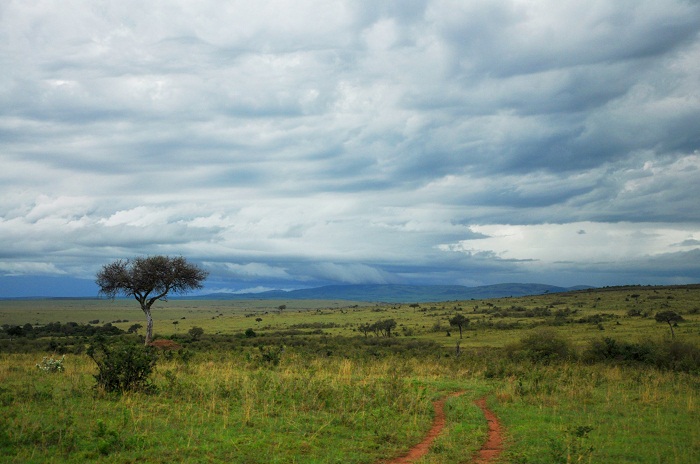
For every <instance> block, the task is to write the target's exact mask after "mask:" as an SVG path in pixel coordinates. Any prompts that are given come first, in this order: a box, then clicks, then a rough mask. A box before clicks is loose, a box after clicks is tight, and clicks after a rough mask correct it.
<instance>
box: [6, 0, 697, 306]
mask: <svg viewBox="0 0 700 464" xmlns="http://www.w3.org/2000/svg"><path fill="white" fill-rule="evenodd" d="M699 32H700V3H699V2H698V1H691V0H686V1H683V0H638V1H637V0H635V1H631V0H630V1H627V0H619V1H609V0H604V1H595V0H592V1H587V2H581V1H568V0H538V1H524V0H474V1H472V0H434V1H433V0H393V1H392V0H386V1H376V0H371V1H369V0H366V1H363V0H357V1H342V0H341V1H333V2H330V1H327V0H294V1H282V0H277V1H267V0H255V1H248V0H238V1H226V2H222V1H209V0H196V1H195V0H192V1H186V0H168V1H158V0H154V1H149V2H143V1H132V0H119V1H101V2H95V1H92V0H64V1H60V2H57V1H53V0H3V1H1V2H0V69H2V71H1V72H0V166H1V168H0V297H17V296H73V295H75V296H96V295H97V291H98V289H97V286H96V284H95V283H94V278H95V274H96V273H97V272H98V271H99V270H100V269H101V267H102V266H103V265H105V264H107V263H109V262H112V261H113V260H116V259H122V258H132V257H135V256H150V255H169V256H184V257H185V258H187V259H188V260H189V261H191V262H193V263H196V264H197V265H199V266H201V267H203V268H204V269H206V270H208V271H209V272H210V276H209V278H208V280H207V281H206V282H205V288H204V289H203V290H202V292H205V293H209V292H249V291H262V290H268V289H297V288H308V287H318V286H322V285H328V284H365V283H389V284H428V285H431V284H441V285H442V284H450V285H451V284H455V285H466V286H478V285H489V284H495V283H509V282H521V283H527V282H537V283H546V284H551V285H559V286H574V285H592V286H608V285H623V284H640V285H649V284H659V285H664V284H688V283H698V282H700V204H699V202H698V199H699V198H700V182H699V181H698V179H699V178H700V34H699Z"/></svg>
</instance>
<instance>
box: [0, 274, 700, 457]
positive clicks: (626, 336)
mask: <svg viewBox="0 0 700 464" xmlns="http://www.w3.org/2000/svg"><path fill="white" fill-rule="evenodd" d="M281 305H285V307H284V308H283V309H280V308H279V307H280V306H281ZM659 311H674V312H676V313H677V314H680V315H681V316H682V317H683V319H684V320H683V321H681V322H678V324H677V327H674V332H675V339H674V340H671V331H670V327H669V325H668V324H666V323H658V322H656V320H655V318H654V315H655V314H656V313H658V312H659ZM153 314H154V319H155V333H156V334H157V336H158V337H161V338H169V339H172V341H173V342H175V343H177V344H178V345H179V347H180V349H179V350H178V351H171V352H161V353H160V354H158V362H157V366H156V368H155V371H154V373H153V374H152V377H151V378H152V384H153V386H154V387H155V389H154V390H153V391H152V392H127V393H124V394H122V395H116V394H111V393H106V392H103V391H100V390H99V389H95V388H94V386H95V379H94V378H93V375H94V374H95V373H96V371H97V369H96V366H95V363H94V362H93V361H92V360H91V359H90V358H89V357H88V356H87V355H86V354H85V348H86V346H88V345H89V344H90V343H91V342H92V339H91V338H89V337H83V336H78V335H75V334H73V335H71V334H70V333H69V334H67V335H66V334H62V333H54V334H51V335H48V336H46V335H42V336H38V334H40V332H39V330H38V329H39V328H40V327H42V326H45V325H46V324H49V323H56V322H60V323H61V324H62V325H61V324H58V325H55V326H56V327H57V329H56V330H59V329H60V330H64V329H62V328H61V327H65V324H66V323H68V322H76V323H79V324H87V323H88V322H90V321H93V322H94V321H99V322H94V324H93V325H99V326H103V325H104V324H106V323H111V324H112V325H113V326H116V327H118V328H120V329H122V330H125V331H126V330H127V329H129V327H131V326H132V325H133V324H136V323H140V324H144V319H143V317H142V316H143V315H142V313H141V311H140V309H139V308H138V305H137V303H136V302H135V301H130V300H116V301H114V302H111V301H106V300H36V301H29V300H27V301H0V324H2V325H3V327H4V330H3V331H2V332H0V382H1V386H0V409H1V410H2V415H1V417H2V419H1V420H2V424H0V460H1V461H3V462H85V461H86V460H87V461H93V462H144V461H146V462H177V461H190V462H220V461H227V462H246V463H247V462H251V463H254V462H261V463H262V462H280V463H282V462H358V463H360V462H364V463H372V462H379V461H381V460H384V459H389V458H392V457H395V456H398V455H401V454H402V453H403V452H404V451H405V450H407V449H408V448H409V447H410V445H411V444H413V443H417V442H418V441H420V439H421V437H422V435H423V434H424V433H425V432H426V431H427V429H428V428H429V427H430V423H431V414H432V410H431V407H430V405H431V401H432V400H433V399H435V398H438V397H440V396H442V395H444V394H446V393H449V392H453V391H458V390H466V391H467V393H466V394H465V395H463V396H460V397H458V398H451V399H450V400H449V401H448V403H447V406H446V412H447V419H448V423H447V428H446V430H445V432H444V433H443V435H441V437H440V438H438V440H437V441H436V442H435V443H434V444H433V446H432V447H431V451H430V453H429V454H428V455H427V456H426V457H425V458H423V459H422V460H421V461H420V462H422V463H428V462H430V463H458V462H470V458H471V456H472V455H473V454H474V453H475V452H476V451H477V450H478V449H479V447H480V445H481V443H482V441H483V440H484V438H485V435H486V422H485V420H484V418H483V415H482V414H481V412H480V410H479V409H478V408H477V407H476V406H475V405H474V404H473V401H474V400H476V399H477V398H480V397H482V396H487V398H488V403H489V406H490V407H491V409H492V410H494V411H495V412H496V413H497V414H498V416H499V417H500V419H501V421H502V423H503V426H504V428H505V433H506V436H505V446H506V449H505V451H504V453H503V454H502V455H501V457H500V461H499V462H512V463H559V462H592V463H597V462H603V463H607V462H611V463H612V462H615V463H618V462H619V463H623V462H630V463H632V462H635V463H637V462H644V463H646V462H648V463H652V462H653V463H657V462H668V463H689V462H700V422H699V421H697V417H698V415H699V414H700V410H699V409H700V407H699V406H698V400H699V398H698V395H700V354H698V353H699V349H698V346H700V287H698V286H684V287H658V288H655V287H628V288H610V289H599V290H596V291H582V292H572V293H565V294H551V295H541V296H533V297H522V298H501V299H494V300H480V301H472V300H470V301H455V302H444V303H428V304H420V305H412V304H402V305H398V304H393V305H377V304H371V305H367V304H366V303H365V304H363V303H355V302H338V301H325V302H318V301H313V302H311V301H245V302H241V301H192V300H172V301H170V302H168V303H161V302H158V303H156V305H154V309H153ZM456 314H462V315H464V317H466V318H468V319H469V320H470V322H469V324H468V325H466V326H465V327H464V330H463V338H462V339H461V340H460V338H459V330H458V328H457V327H455V326H450V324H449V320H450V319H451V318H452V317H454V316H455V315H456ZM258 319H260V320H258ZM390 319H393V320H394V321H395V322H396V326H395V327H394V328H393V330H392V336H391V337H386V336H381V335H379V334H375V333H374V332H373V331H368V332H367V333H366V334H365V333H364V332H363V331H361V330H359V328H360V326H361V325H364V324H369V325H371V324H374V323H376V322H378V321H386V320H390ZM27 323H29V324H31V325H32V327H31V328H29V327H26V326H25V324H27ZM15 326H20V327H24V329H23V330H24V332H22V333H21V334H19V335H17V334H16V335H15V336H13V337H10V336H9V335H8V330H9V328H10V327H15ZM193 327H200V328H202V329H203V334H202V335H201V336H193V335H191V333H190V329H192V328H193ZM246 331H247V333H246ZM35 332H36V333H35ZM448 332H449V336H448ZM107 338H108V339H113V340H117V339H132V340H136V339H137V338H138V335H133V334H132V335H116V336H108V337H107ZM605 339H607V341H605ZM458 342H459V343H458ZM559 342H562V343H564V344H565V347H564V348H565V350H564V351H561V350H560V348H561V347H560V346H559V345H556V343H559ZM458 345H459V355H457V353H458V350H457V348H458ZM542 345H546V346H545V350H544V351H542V350H541V347H542ZM281 346H284V348H283V350H280V347H281ZM552 347H554V348H552ZM549 348H552V349H551V350H550V351H546V349H549ZM538 350H539V351H538ZM543 353H544V354H543ZM63 354H65V359H64V361H63V364H64V366H65V370H64V371H62V372H53V373H47V372H44V371H42V370H40V369H38V368H37V367H36V364H37V363H39V362H40V361H41V359H42V357H44V356H53V357H54V358H56V359H57V358H59V357H60V356H61V355H63Z"/></svg>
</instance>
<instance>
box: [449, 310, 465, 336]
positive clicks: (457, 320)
mask: <svg viewBox="0 0 700 464" xmlns="http://www.w3.org/2000/svg"><path fill="white" fill-rule="evenodd" d="M450 325H456V326H457V327H459V338H460V339H461V338H462V327H466V326H468V325H469V319H467V318H466V317H464V316H462V315H461V314H457V315H456V316H455V317H453V318H452V319H450Z"/></svg>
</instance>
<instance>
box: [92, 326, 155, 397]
mask: <svg viewBox="0 0 700 464" xmlns="http://www.w3.org/2000/svg"><path fill="white" fill-rule="evenodd" d="M87 355H88V356H90V358H92V360H93V361H95V364H97V369H98V373H97V375H95V376H94V377H95V380H96V381H97V387H98V388H102V389H104V390H105V391H107V392H117V393H122V392H125V391H144V392H149V391H152V390H153V388H154V387H153V385H152V384H151V382H150V380H149V376H150V375H151V372H152V371H153V368H154V367H155V365H156V354H155V350H154V348H152V347H150V346H149V347H144V346H141V345H136V344H133V343H126V342H120V343H114V344H111V345H108V344H106V343H105V341H104V340H103V339H98V340H96V341H95V343H94V344H92V345H90V347H89V348H88V350H87Z"/></svg>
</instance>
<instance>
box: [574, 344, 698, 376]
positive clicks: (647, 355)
mask: <svg viewBox="0 0 700 464" xmlns="http://www.w3.org/2000/svg"><path fill="white" fill-rule="evenodd" d="M583 359H584V361H587V362H601V361H613V362H621V363H633V362H634V363H641V364H649V365H652V366H655V367H657V368H659V369H667V370H671V371H677V372H678V371H680V372H691V373H698V372H700V348H699V347H697V346H695V345H693V344H690V343H685V342H680V341H676V340H661V341H656V342H655V341H651V340H646V341H643V342H640V343H628V342H621V341H618V340H614V339H612V338H603V339H598V340H592V341H591V342H590V343H589V346H588V348H586V350H585V351H584V352H583Z"/></svg>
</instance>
